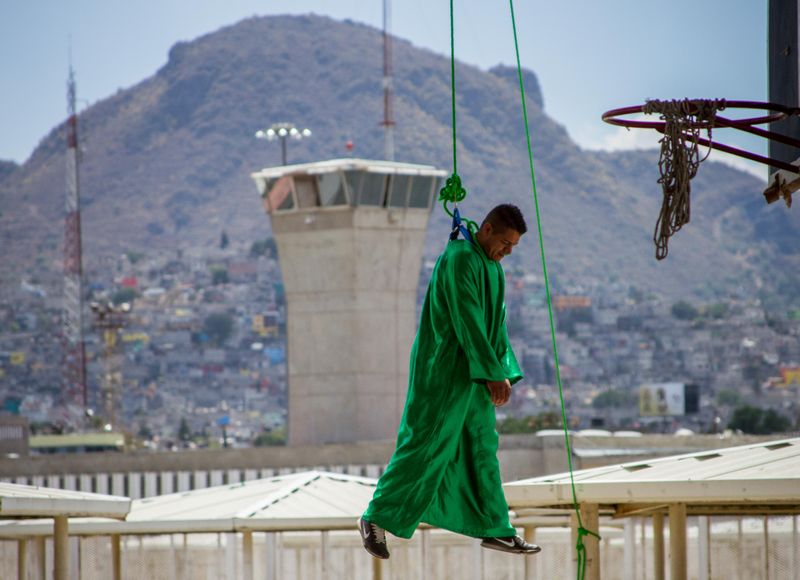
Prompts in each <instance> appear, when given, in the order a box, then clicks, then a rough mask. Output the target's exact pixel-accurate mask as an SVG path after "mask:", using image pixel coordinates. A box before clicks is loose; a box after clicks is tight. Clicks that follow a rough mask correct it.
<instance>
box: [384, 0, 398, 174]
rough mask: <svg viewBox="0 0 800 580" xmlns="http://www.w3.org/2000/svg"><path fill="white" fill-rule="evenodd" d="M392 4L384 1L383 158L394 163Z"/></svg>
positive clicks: (389, 1) (388, 0)
mask: <svg viewBox="0 0 800 580" xmlns="http://www.w3.org/2000/svg"><path fill="white" fill-rule="evenodd" d="M391 19H392V2H391V0H383V121H381V125H382V126H383V156H384V157H385V158H386V160H387V161H394V125H395V123H394V119H393V118H392V36H391V34H390V28H391Z"/></svg>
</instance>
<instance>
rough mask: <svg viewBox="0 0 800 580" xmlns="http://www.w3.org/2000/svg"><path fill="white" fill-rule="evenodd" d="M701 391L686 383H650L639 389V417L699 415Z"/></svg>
mask: <svg viewBox="0 0 800 580" xmlns="http://www.w3.org/2000/svg"><path fill="white" fill-rule="evenodd" d="M699 395H700V391H699V388H698V386H697V385H687V384H685V383H650V384H646V385H642V386H641V387H639V415H640V416H642V417H673V416H678V415H687V414H690V413H697V411H698V410H699V409H698V408H699V399H700V397H699Z"/></svg>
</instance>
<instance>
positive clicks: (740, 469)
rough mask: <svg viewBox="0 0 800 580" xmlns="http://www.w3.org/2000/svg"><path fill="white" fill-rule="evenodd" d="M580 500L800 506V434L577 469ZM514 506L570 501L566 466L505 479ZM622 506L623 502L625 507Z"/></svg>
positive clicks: (739, 508) (700, 506) (742, 508)
mask: <svg viewBox="0 0 800 580" xmlns="http://www.w3.org/2000/svg"><path fill="white" fill-rule="evenodd" d="M574 479H575V490H576V493H577V496H578V501H579V502H581V503H596V504H600V505H603V506H612V507H613V506H617V513H621V512H624V511H626V509H630V508H631V507H632V506H635V505H639V506H642V507H643V508H645V509H646V506H648V505H649V506H651V507H652V506H657V505H661V506H663V505H665V504H668V503H686V504H689V505H690V506H694V508H696V509H695V511H696V512H697V513H700V512H704V513H706V512H708V513H710V512H712V511H715V510H716V512H717V513H721V512H725V513H734V512H747V513H752V512H754V511H757V512H759V513H764V510H767V511H769V510H771V511H784V512H791V513H798V512H800V438H793V439H783V440H776V441H769V442H762V443H757V444H753V445H743V446H740V447H729V448H723V449H717V450H712V451H702V452H695V453H689V454H685V455H677V456H673V457H665V458H660V459H653V460H645V461H641V460H640V461H634V462H630V463H622V464H619V465H612V466H607V467H598V468H594V469H586V470H581V471H576V472H575V473H574ZM504 490H505V494H506V499H507V500H508V504H509V506H510V507H511V508H512V509H516V508H524V507H559V506H566V505H571V503H572V490H571V486H570V478H569V473H561V474H558V475H549V476H544V477H536V478H533V479H525V480H521V481H515V482H512V483H508V484H506V485H505V486H504ZM620 506H622V507H620Z"/></svg>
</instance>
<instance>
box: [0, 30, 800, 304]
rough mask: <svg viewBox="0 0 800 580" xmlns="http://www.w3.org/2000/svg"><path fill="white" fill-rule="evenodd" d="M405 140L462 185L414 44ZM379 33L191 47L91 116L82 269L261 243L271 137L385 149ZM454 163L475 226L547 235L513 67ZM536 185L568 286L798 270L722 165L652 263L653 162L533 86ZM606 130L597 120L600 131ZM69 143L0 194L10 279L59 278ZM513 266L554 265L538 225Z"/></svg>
mask: <svg viewBox="0 0 800 580" xmlns="http://www.w3.org/2000/svg"><path fill="white" fill-rule="evenodd" d="M394 55H395V75H396V79H395V91H396V101H395V115H396V118H397V120H398V125H397V128H396V132H395V138H396V151H397V158H398V160H402V161H409V162H419V163H429V164H434V165H437V166H439V167H443V168H446V169H448V168H450V167H451V164H452V161H451V151H452V149H451V143H450V137H451V127H450V122H451V119H450V114H451V113H450V78H449V74H450V71H449V60H448V59H447V58H446V57H445V56H443V55H438V54H434V53H432V52H431V51H428V50H424V49H420V48H417V47H414V46H412V45H411V44H410V43H408V42H406V41H403V40H398V41H397V42H396V43H395V45H394ZM381 66H382V60H381V34H380V31H378V30H375V29H373V28H370V27H368V26H365V25H360V24H356V23H352V22H349V21H346V22H338V21H334V20H332V19H329V18H325V17H319V16H302V17H300V16H278V17H262V18H251V19H247V20H244V21H242V22H239V23H237V24H235V25H232V26H229V27H226V28H223V29H221V30H219V31H216V32H214V33H211V34H208V35H205V36H203V37H200V38H198V39H196V40H193V41H191V42H186V43H179V44H177V45H175V46H174V47H173V48H172V49H171V50H170V53H169V58H168V61H167V63H166V64H165V65H164V66H163V67H162V68H161V69H160V70H159V71H157V72H156V73H155V74H154V75H153V76H152V77H149V78H147V79H145V80H143V81H142V82H140V83H139V84H137V85H136V86H133V87H131V88H129V89H126V90H122V91H119V92H118V93H117V94H115V95H113V96H110V97H109V98H107V99H104V100H102V101H101V102H98V103H96V104H95V105H93V106H91V107H90V108H89V109H88V110H86V111H85V112H84V113H82V114H81V127H82V128H85V131H84V134H83V139H84V141H83V143H84V163H83V165H82V175H81V183H82V195H83V198H82V202H83V233H84V252H85V254H86V255H87V256H88V257H89V259H94V258H96V257H99V256H101V255H104V254H114V253H119V252H120V251H125V250H128V249H143V248H154V247H162V248H171V247H203V246H205V245H210V244H216V243H217V242H218V240H219V236H220V232H221V230H222V229H225V230H226V231H227V233H228V235H229V236H230V237H231V239H232V240H238V241H243V242H250V241H253V240H256V239H259V238H263V237H264V235H265V233H266V232H267V231H268V220H267V218H266V216H264V214H263V211H262V209H261V205H260V201H259V199H258V196H257V193H256V190H255V187H254V185H253V183H252V182H251V180H250V178H249V173H250V172H251V171H252V170H254V169H257V168H259V167H262V166H265V165H274V164H277V163H279V162H280V148H279V146H278V145H277V144H275V143H266V142H263V141H257V140H255V139H254V138H253V134H254V132H255V130H257V129H259V128H263V127H264V126H267V125H269V124H271V123H273V122H278V121H292V122H294V123H296V124H298V125H300V126H304V127H309V128H311V129H312V130H313V132H314V134H313V137H312V138H311V139H309V140H304V141H302V142H294V141H292V142H290V143H289V159H290V162H292V161H297V162H300V161H310V160H315V159H324V158H331V157H341V156H343V155H344V154H345V150H344V144H345V142H346V141H347V140H348V139H352V140H353V141H354V142H355V154H356V155H357V156H359V157H366V158H378V157H380V156H381V152H382V150H383V146H382V134H381V131H380V127H379V126H378V122H379V120H380V119H381V118H382V109H381V107H382V91H381V76H382V71H381ZM456 75H457V79H458V99H457V106H458V108H457V112H458V137H459V142H458V162H459V173H460V174H461V176H462V179H463V180H464V183H465V186H466V187H467V190H468V191H469V193H470V197H469V198H468V200H467V202H466V203H465V204H464V211H465V212H466V213H467V214H468V215H470V216H471V217H473V218H476V219H477V218H479V217H480V216H481V214H482V213H483V212H484V211H485V210H487V209H488V208H490V207H491V206H492V205H494V204H495V203H499V202H501V201H506V200H507V201H512V202H515V203H518V204H519V205H520V207H522V208H523V211H524V212H525V213H526V214H527V215H528V217H529V221H530V222H531V223H532V224H533V223H534V222H535V219H534V216H533V205H532V197H531V185H530V178H529V175H528V162H527V154H526V145H525V137H524V129H523V126H522V122H521V113H520V104H519V94H518V84H517V77H516V70H514V69H509V68H508V67H496V68H494V69H492V70H491V71H488V72H487V71H482V70H479V69H478V68H476V67H472V66H468V65H464V64H458V65H457V67H456ZM525 83H526V89H527V91H528V108H529V115H530V120H531V124H532V131H533V137H534V153H535V156H536V172H537V173H536V177H537V185H538V190H539V194H540V200H541V207H542V212H543V229H544V234H545V241H546V248H547V255H548V259H549V260H550V261H551V262H552V263H551V264H549V265H550V270H551V272H553V277H554V280H555V282H556V283H557V284H560V285H561V286H562V287H567V286H569V285H576V284H581V285H592V284H600V283H608V282H609V281H616V282H618V283H620V284H623V286H626V285H631V286H641V287H643V288H651V289H657V290H662V291H664V292H666V293H667V294H670V295H673V296H684V295H686V294H687V293H691V292H694V291H699V290H700V289H707V287H708V281H709V280H712V281H713V282H714V284H716V285H718V286H719V287H720V288H719V290H718V291H719V292H724V291H725V287H727V286H730V285H734V286H738V285H740V284H745V285H746V284H749V279H750V278H752V277H753V276H758V275H763V273H762V270H763V267H764V266H763V265H764V264H765V263H767V262H770V261H771V260H772V259H773V257H774V258H775V259H781V260H783V259H793V258H794V256H795V254H796V249H795V247H794V244H793V243H792V242H793V240H796V239H797V234H798V230H800V220H799V219H798V214H797V211H794V212H790V211H787V210H786V208H784V207H778V204H774V205H773V206H770V207H767V206H765V205H764V203H763V200H762V198H761V195H760V190H761V189H762V188H763V185H762V184H761V183H759V181H758V180H757V179H755V178H753V177H752V176H750V175H747V174H745V173H742V172H739V171H736V170H734V169H731V168H729V167H727V166H724V165H721V164H719V163H714V162H713V161H708V162H706V163H704V164H703V166H702V167H701V169H700V174H699V176H698V177H697V179H696V180H695V182H694V183H693V199H694V201H695V204H694V208H693V214H692V216H693V217H692V222H691V223H690V224H689V225H688V226H686V228H684V230H683V231H681V232H680V233H679V234H678V235H677V236H676V238H675V239H674V241H673V242H672V243H671V244H670V247H671V252H670V257H669V258H668V259H667V260H666V261H663V262H659V263H656V261H655V260H654V258H653V247H652V241H651V238H652V229H653V225H654V224H655V220H656V217H657V212H658V207H659V205H660V201H659V197H660V192H659V188H658V185H657V184H656V178H657V153H655V152H629V153H597V152H587V151H583V150H581V149H580V148H579V147H578V146H577V145H576V144H575V143H574V142H572V141H571V139H570V138H569V136H568V135H567V133H566V131H565V130H564V128H563V127H562V126H560V125H559V124H558V123H557V122H555V121H554V120H552V119H551V118H549V117H548V116H547V115H546V113H545V110H544V108H543V106H544V100H543V98H542V94H541V91H540V89H539V86H538V81H537V79H536V76H535V75H534V73H532V72H530V71H525ZM598 122H600V120H598ZM63 182H64V145H63V126H61V127H57V128H54V129H53V130H52V131H51V133H50V134H49V135H48V136H46V137H45V138H44V139H43V140H42V142H41V144H40V146H39V147H38V148H37V149H36V150H35V151H34V153H33V155H32V156H31V158H30V159H28V160H27V161H26V162H25V163H24V164H23V165H22V166H20V167H18V168H16V169H14V170H13V171H11V172H9V173H7V174H6V177H5V179H2V180H0V208H2V209H3V213H2V215H1V216H0V240H1V241H2V244H3V246H4V248H5V249H6V253H5V258H4V260H3V262H2V265H0V268H2V269H3V271H4V275H5V278H6V279H11V280H14V279H16V278H18V277H19V276H20V275H22V273H23V272H29V271H30V269H31V267H32V266H31V265H32V264H33V263H34V260H36V258H37V256H38V257H39V262H40V263H41V262H42V259H44V262H45V263H49V264H52V265H53V268H51V270H50V271H51V272H53V273H54V280H56V279H57V269H56V268H55V267H56V266H57V264H58V256H60V252H59V244H60V243H61V242H60V240H61V237H62V225H61V219H62V213H61V212H62V208H63V190H64V186H63ZM433 216H434V217H433V219H432V220H431V228H430V231H429V239H428V245H427V252H428V253H429V254H430V255H434V254H435V253H437V252H438V251H439V250H440V249H441V247H442V246H443V244H444V242H445V240H446V236H447V231H448V224H447V220H446V219H445V217H444V216H443V213H442V212H441V210H439V209H438V208H435V209H434V213H433ZM521 250H522V251H520V252H518V253H519V254H520V255H519V257H517V258H516V261H515V262H512V264H511V265H512V266H513V265H515V264H517V265H524V267H525V268H526V269H529V270H532V271H536V269H537V268H538V249H537V248H536V239H535V233H534V231H533V228H532V230H531V234H530V235H528V236H526V237H525V242H524V244H523V246H522V248H521Z"/></svg>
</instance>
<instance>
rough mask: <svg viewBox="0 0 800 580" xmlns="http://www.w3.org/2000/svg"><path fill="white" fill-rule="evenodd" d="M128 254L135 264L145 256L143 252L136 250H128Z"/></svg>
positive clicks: (131, 261)
mask: <svg viewBox="0 0 800 580" xmlns="http://www.w3.org/2000/svg"><path fill="white" fill-rule="evenodd" d="M126 254H127V256H128V260H130V263H131V264H135V263H136V262H138V261H139V260H141V259H142V258H144V254H143V253H142V252H137V251H136V250H129V251H128V252H126Z"/></svg>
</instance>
